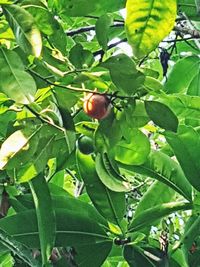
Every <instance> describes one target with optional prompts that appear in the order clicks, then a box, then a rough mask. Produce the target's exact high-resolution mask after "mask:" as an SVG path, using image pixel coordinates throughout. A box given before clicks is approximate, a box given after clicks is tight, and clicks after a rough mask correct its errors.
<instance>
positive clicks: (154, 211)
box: [129, 202, 193, 232]
mask: <svg viewBox="0 0 200 267" xmlns="http://www.w3.org/2000/svg"><path fill="white" fill-rule="evenodd" d="M192 208H193V206H192V204H191V203H186V202H169V203H163V204H159V205H157V206H154V207H153V208H149V209H147V210H145V211H144V212H142V213H140V214H139V215H138V216H135V217H134V218H133V221H132V222H131V224H130V226H129V232H134V231H139V230H141V229H143V228H145V227H146V226H150V225H152V224H153V223H154V222H155V221H157V220H159V219H161V218H163V217H165V216H167V215H169V214H171V213H173V212H176V211H179V210H191V209H192ZM146 218H148V220H146Z"/></svg>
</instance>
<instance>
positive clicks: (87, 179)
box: [77, 151, 125, 225]
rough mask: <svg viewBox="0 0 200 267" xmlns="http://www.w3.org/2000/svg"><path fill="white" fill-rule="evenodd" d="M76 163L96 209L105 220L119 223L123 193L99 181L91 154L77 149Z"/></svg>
mask: <svg viewBox="0 0 200 267" xmlns="http://www.w3.org/2000/svg"><path fill="white" fill-rule="evenodd" d="M77 164H78V168H79V172H80V175H81V177H82V179H83V181H84V183H85V186H86V190H87V193H88V195H89V197H90V199H91V200H92V202H93V204H94V206H95V207H96V209H97V210H98V211H99V213H100V214H102V215H103V216H104V217H105V218H106V219H107V220H109V221H111V222H113V223H115V224H118V225H120V221H121V220H122V218H123V216H124V213H125V194H124V193H120V192H113V191H111V190H110V189H108V188H107V187H106V186H105V185H104V184H103V183H102V182H101V180H100V179H99V177H98V175H97V173H96V169H95V162H94V160H93V159H92V157H91V155H84V154H82V153H81V152H80V151H77Z"/></svg>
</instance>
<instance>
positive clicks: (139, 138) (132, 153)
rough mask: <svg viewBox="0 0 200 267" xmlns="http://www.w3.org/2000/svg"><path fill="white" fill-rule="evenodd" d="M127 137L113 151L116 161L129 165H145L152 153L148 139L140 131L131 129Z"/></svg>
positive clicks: (127, 132)
mask: <svg viewBox="0 0 200 267" xmlns="http://www.w3.org/2000/svg"><path fill="white" fill-rule="evenodd" d="M126 135H127V136H125V138H124V139H122V140H121V141H119V142H118V143H117V144H116V146H115V147H114V148H113V150H112V151H113V153H114V155H115V159H116V160H117V161H120V162H122V163H124V164H128V165H141V164H143V163H144V162H145V161H146V159H147V157H148V155H149V153H150V143H149V140H148V138H147V137H146V136H145V134H143V133H142V132H141V131H139V130H138V129H129V130H128V131H126Z"/></svg>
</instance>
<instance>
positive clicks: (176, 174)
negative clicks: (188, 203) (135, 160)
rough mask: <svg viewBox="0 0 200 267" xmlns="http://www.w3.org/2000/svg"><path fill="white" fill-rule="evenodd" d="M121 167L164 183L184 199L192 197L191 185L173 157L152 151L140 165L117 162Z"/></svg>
mask: <svg viewBox="0 0 200 267" xmlns="http://www.w3.org/2000/svg"><path fill="white" fill-rule="evenodd" d="M118 166H119V167H120V168H122V169H125V170H128V171H130V172H133V173H139V174H142V175H145V176H147V177H151V178H153V179H157V180H158V181H160V182H162V183H164V184H166V185H167V186H169V187H171V188H172V189H174V190H175V191H176V192H178V193H179V194H181V195H182V196H184V197H185V198H186V199H188V200H191V199H192V196H191V195H192V187H191V185H190V183H189V182H188V180H187V179H186V177H185V175H184V173H183V171H182V169H181V167H180V166H179V164H177V163H176V162H175V161H174V160H173V159H171V158H170V157H169V156H167V155H166V154H164V153H162V152H159V151H152V152H151V153H150V155H149V157H148V159H147V161H146V162H145V163H144V164H143V165H140V166H129V165H125V164H121V163H118Z"/></svg>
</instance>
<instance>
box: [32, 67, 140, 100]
mask: <svg viewBox="0 0 200 267" xmlns="http://www.w3.org/2000/svg"><path fill="white" fill-rule="evenodd" d="M28 71H29V72H30V73H32V74H34V75H35V76H37V77H38V78H40V79H41V80H43V81H45V82H46V83H47V84H49V85H51V86H55V87H59V88H63V89H68V90H70V91H74V92H79V93H92V94H93V93H95V94H97V95H107V96H109V97H113V96H114V97H115V98H116V99H117V98H118V99H136V98H137V97H136V96H122V95H118V94H116V92H114V93H107V92H97V91H94V90H90V89H85V88H84V89H83V88H79V87H74V86H70V85H62V84H57V83H54V82H52V81H50V80H48V79H46V78H44V77H43V76H41V75H40V74H39V73H37V72H35V71H34V70H31V69H29V70H28ZM113 94H114V95H113Z"/></svg>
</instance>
